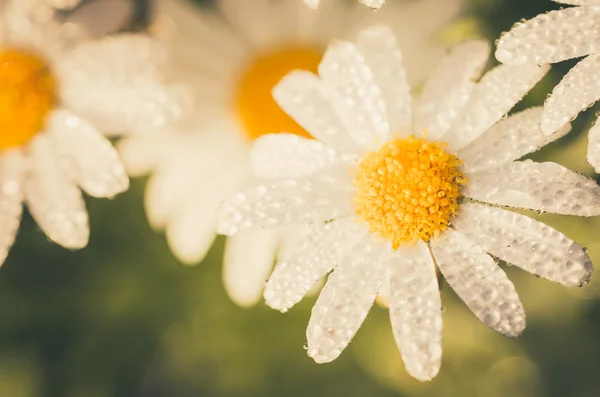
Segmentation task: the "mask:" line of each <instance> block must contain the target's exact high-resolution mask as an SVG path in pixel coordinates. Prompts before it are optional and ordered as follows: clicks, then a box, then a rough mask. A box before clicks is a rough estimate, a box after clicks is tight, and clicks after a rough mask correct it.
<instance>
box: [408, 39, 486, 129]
mask: <svg viewBox="0 0 600 397" xmlns="http://www.w3.org/2000/svg"><path fill="white" fill-rule="evenodd" d="M489 55H490V44H489V43H488V42H487V41H485V40H469V41H465V42H464V43H462V44H459V45H457V46H455V47H454V48H453V49H452V51H451V52H450V53H449V54H448V55H447V56H446V57H445V58H443V59H442V60H441V61H440V62H439V65H438V66H437V68H436V69H435V71H434V72H433V73H432V74H431V76H430V77H429V79H428V80H427V82H426V83H425V87H424V88H423V94H422V95H421V98H420V99H419V103H418V106H417V109H416V113H415V132H417V133H419V132H423V131H427V136H428V137H429V139H432V140H435V139H437V138H439V137H441V136H442V135H443V134H444V133H446V132H447V131H448V130H449V129H450V127H451V126H452V123H453V121H454V120H455V119H456V117H457V116H458V115H459V113H460V110H461V109H462V107H463V106H464V105H465V104H466V103H467V101H468V99H469V96H470V94H471V91H472V89H473V87H474V86H475V84H474V81H475V80H477V79H478V78H479V76H480V75H481V73H482V72H483V68H484V67H485V65H486V63H487V61H488V58H489Z"/></svg>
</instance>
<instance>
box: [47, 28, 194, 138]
mask: <svg viewBox="0 0 600 397" xmlns="http://www.w3.org/2000/svg"><path fill="white" fill-rule="evenodd" d="M162 55H163V54H162V52H161V51H160V49H159V48H157V43H156V42H155V41H153V40H152V39H150V38H148V37H147V36H143V35H125V34H120V35H117V36H112V37H104V38H103V39H101V40H95V41H89V42H86V43H84V44H82V45H79V46H78V47H76V48H75V49H74V50H72V51H70V52H68V53H67V54H65V55H64V57H63V58H62V59H60V60H59V62H58V63H57V65H56V72H57V73H58V75H59V77H60V99H61V100H62V101H63V103H64V105H65V107H67V108H69V109H71V110H74V111H75V112H76V113H78V114H80V115H83V116H85V117H86V118H87V119H89V120H91V121H92V122H93V123H94V124H95V125H96V126H98V127H99V128H100V129H101V130H102V132H105V133H123V132H132V131H133V132H146V131H147V130H154V129H158V128H162V127H164V126H165V125H166V124H168V123H170V122H173V121H175V120H177V119H178V118H180V117H181V115H182V113H183V108H184V106H187V101H188V100H189V98H188V96H187V95H186V92H185V91H184V90H182V88H181V87H174V86H167V85H164V84H162V83H161V82H160V74H159V71H158V65H157V64H158V63H160V59H161V56H162Z"/></svg>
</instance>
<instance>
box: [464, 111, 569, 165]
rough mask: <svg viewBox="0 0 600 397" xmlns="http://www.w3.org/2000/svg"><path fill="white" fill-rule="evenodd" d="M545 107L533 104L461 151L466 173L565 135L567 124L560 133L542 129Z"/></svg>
mask: <svg viewBox="0 0 600 397" xmlns="http://www.w3.org/2000/svg"><path fill="white" fill-rule="evenodd" d="M542 111H543V108H542V107H533V108H529V109H527V110H524V111H522V112H519V113H516V114H514V115H512V116H510V117H509V118H507V119H506V120H502V121H500V122H498V123H496V125H494V126H493V127H492V128H490V129H489V130H487V131H486V132H485V133H484V134H483V135H481V136H480V137H479V138H477V139H475V140H474V141H473V142H471V143H470V144H468V145H467V146H466V147H465V148H464V149H462V150H460V151H459V152H458V157H459V158H460V159H461V160H462V161H463V163H464V165H463V168H464V170H465V171H467V172H476V171H483V170H487V169H490V168H494V167H499V166H501V165H503V164H506V163H509V162H511V161H513V160H517V159H519V158H521V157H523V156H524V155H526V154H528V153H531V152H534V151H536V150H538V149H539V148H541V147H543V146H545V145H547V144H548V143H550V142H553V141H555V140H557V139H558V138H561V137H563V136H565V135H566V134H567V133H568V132H569V131H570V130H571V125H570V124H568V125H566V126H565V127H564V128H562V129H561V130H560V131H559V132H557V133H556V134H552V135H547V134H544V133H543V132H542V129H541V127H540V118H541V116H542Z"/></svg>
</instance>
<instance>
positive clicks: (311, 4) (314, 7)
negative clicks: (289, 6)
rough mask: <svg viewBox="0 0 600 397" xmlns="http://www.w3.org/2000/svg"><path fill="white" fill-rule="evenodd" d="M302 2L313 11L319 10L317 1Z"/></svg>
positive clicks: (306, 0) (307, 0) (305, 0)
mask: <svg viewBox="0 0 600 397" xmlns="http://www.w3.org/2000/svg"><path fill="white" fill-rule="evenodd" d="M304 2H305V3H306V5H307V6H309V7H310V8H312V9H313V10H316V9H317V8H319V0H304Z"/></svg>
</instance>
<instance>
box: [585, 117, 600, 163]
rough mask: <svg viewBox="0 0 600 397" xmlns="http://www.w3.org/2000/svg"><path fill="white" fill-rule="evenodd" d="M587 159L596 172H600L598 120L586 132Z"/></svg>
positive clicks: (599, 126)
mask: <svg viewBox="0 0 600 397" xmlns="http://www.w3.org/2000/svg"><path fill="white" fill-rule="evenodd" d="M587 161H588V163H590V165H591V166H592V167H594V170H596V173H600V122H598V120H596V123H595V124H594V125H593V126H592V128H590V130H589V132H588V150H587Z"/></svg>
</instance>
